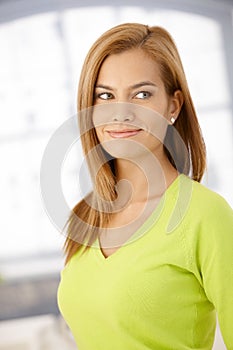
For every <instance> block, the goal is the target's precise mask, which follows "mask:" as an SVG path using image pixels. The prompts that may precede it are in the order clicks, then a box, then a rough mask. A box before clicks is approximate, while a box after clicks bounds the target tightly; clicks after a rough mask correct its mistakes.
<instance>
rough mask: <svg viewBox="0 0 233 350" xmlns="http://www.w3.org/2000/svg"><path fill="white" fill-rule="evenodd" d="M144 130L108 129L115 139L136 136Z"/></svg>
mask: <svg viewBox="0 0 233 350" xmlns="http://www.w3.org/2000/svg"><path fill="white" fill-rule="evenodd" d="M140 131H142V129H137V130H108V131H107V133H108V134H109V135H110V136H111V137H112V138H115V139H120V138H128V137H132V136H136V135H138V134H139V133H140Z"/></svg>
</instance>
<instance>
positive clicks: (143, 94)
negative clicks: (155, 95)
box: [135, 91, 152, 100]
mask: <svg viewBox="0 0 233 350" xmlns="http://www.w3.org/2000/svg"><path fill="white" fill-rule="evenodd" d="M151 95H152V94H151V93H150V92H149V91H140V92H138V93H137V94H136V95H135V98H138V99H142V100H144V99H147V98H149V97H151Z"/></svg>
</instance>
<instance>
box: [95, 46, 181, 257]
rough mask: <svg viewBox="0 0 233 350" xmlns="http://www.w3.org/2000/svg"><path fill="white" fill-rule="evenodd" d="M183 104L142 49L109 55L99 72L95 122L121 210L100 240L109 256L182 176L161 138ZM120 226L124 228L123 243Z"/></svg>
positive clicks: (96, 88) (177, 92) (178, 93)
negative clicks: (114, 174) (113, 175)
mask: <svg viewBox="0 0 233 350" xmlns="http://www.w3.org/2000/svg"><path fill="white" fill-rule="evenodd" d="M182 102H183V98H182V93H181V92H180V91H179V90H177V91H176V92H175V93H174V95H173V96H168V95H167V93H166V91H165V86H164V83H163V81H162V79H161V76H160V71H159V66H158V65H157V63H156V62H155V61H154V60H153V59H152V58H151V57H149V56H148V55H146V54H145V53H144V52H143V51H142V50H141V49H133V50H129V51H126V52H123V53H120V54H114V55H110V56H108V57H107V58H106V59H105V61H104V62H103V64H102V66H101V68H100V71H99V75H98V79H97V83H96V87H95V101H94V103H95V105H96V106H97V108H96V110H97V112H96V113H94V115H93V123H94V126H95V129H96V132H97V136H98V139H99V142H100V143H101V144H102V146H103V147H104V148H105V149H106V150H107V151H108V152H109V153H110V154H111V155H112V156H113V157H114V158H115V166H116V171H117V181H118V201H117V211H116V212H115V213H114V214H113V215H112V219H111V222H110V224H109V226H108V229H107V230H106V232H105V233H103V234H102V235H101V237H100V243H101V250H102V253H103V255H104V256H105V257H108V256H109V255H111V254H113V253H114V252H115V251H116V250H117V249H119V247H120V246H121V245H122V244H123V243H124V241H126V240H127V239H128V238H129V237H130V235H132V233H133V232H135V230H136V229H137V228H138V226H140V225H141V224H142V223H143V221H144V220H145V219H146V218H147V217H148V216H149V215H150V214H151V212H152V211H153V210H154V208H155V206H156V205H157V204H158V202H159V200H160V199H161V196H162V195H163V193H164V191H165V190H166V189H167V188H168V187H169V186H170V184H171V183H172V182H173V181H174V180H175V178H176V177H177V176H178V174H177V171H176V170H175V169H174V167H173V166H172V165H171V163H170V162H169V160H168V159H167V157H166V154H165V153H164V148H163V143H162V140H163V138H164V136H165V133H166V128H167V125H168V124H171V122H170V119H171V116H173V117H174V118H177V117H178V115H179V112H180V109H181V107H182ZM98 111H100V112H101V113H99V112H98ZM105 111H107V112H105ZM119 228H120V229H121V232H123V231H122V229H123V228H124V229H125V235H122V234H121V237H124V238H123V239H122V240H121V241H119V239H116V237H119V235H118V234H117V232H118V233H119Z"/></svg>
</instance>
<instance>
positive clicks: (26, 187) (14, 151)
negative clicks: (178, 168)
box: [0, 0, 233, 350]
mask: <svg viewBox="0 0 233 350" xmlns="http://www.w3.org/2000/svg"><path fill="white" fill-rule="evenodd" d="M84 4H85V5H84ZM232 14H233V5H232V2H231V1H230V0H229V1H227V0H219V1H217V0H204V1H201V0H173V1H172V0H160V1H149V0H148V1H146V0H144V1H143V2H141V1H126V0H125V1H116V0H115V3H114V1H112V2H111V5H109V4H108V2H106V1H101V0H100V1H98V4H96V2H95V1H94V0H93V1H90V0H89V1H87V2H81V1H62V0H61V1H52V0H48V1H46V2H45V3H43V2H41V1H29V0H22V1H20V0H17V1H16V0H12V1H0V53H1V54H0V63H1V64H0V121H1V124H0V159H1V172H0V213H1V215H0V232H1V233H0V278H1V281H0V321H1V322H0V339H3V340H2V341H1V340H0V350H3V349H4V350H14V349H15V350H16V349H17V350H26V349H30V350H31V349H42V350H46V349H50V348H51V349H54V348H56V349H57V350H59V349H60V348H59V346H58V344H56V345H54V344H55V343H54V340H53V335H54V334H55V333H56V331H57V330H58V324H57V322H58V321H59V322H61V323H62V321H61V320H60V317H59V313H58V310H57V307H56V300H55V299H56V298H55V294H56V287H57V283H58V280H59V271H60V269H61V268H62V265H63V257H62V253H61V249H62V244H63V241H64V237H63V236H62V235H61V234H60V233H59V232H58V230H57V229H56V228H55V227H54V226H53V224H52V223H51V221H50V219H49V217H48V216H47V214H46V211H45V209H44V207H43V203H42V199H41V193H40V164H41V159H42V157H43V153H44V150H45V147H46V145H47V143H48V141H49V139H50V137H51V136H52V135H53V132H54V131H55V130H56V129H57V128H58V127H59V126H60V125H61V124H62V123H63V122H64V121H66V120H68V119H69V118H70V117H72V116H73V115H75V113H76V94H77V84H78V78H79V74H80V69H81V66H82V62H83V60H84V57H85V55H86V53H87V51H88V49H89V47H90V45H91V44H92V43H93V42H94V41H95V40H96V39H97V38H98V36H99V35H100V34H102V33H103V32H104V31H105V30H107V29H109V28H110V27H112V26H114V25H116V24H119V23H123V22H141V23H145V24H149V25H161V26H163V27H165V28H166V29H167V30H168V31H169V32H170V33H171V34H172V36H173V38H174V39H175V41H176V44H177V46H178V49H179V52H180V55H181V58H182V61H183V65H184V68H185V72H186V76H187V80H188V83H189V87H190V90H191V94H192V97H193V100H194V104H195V107H196V109H197V112H198V116H199V120H200V124H201V127H202V131H203V134H204V138H205V141H206V145H207V153H208V172H207V174H206V176H205V178H204V181H203V182H204V183H205V185H206V186H208V187H209V188H211V189H213V190H215V191H216V192H218V193H220V194H221V195H222V196H224V197H225V198H226V199H227V201H228V202H229V203H230V204H231V205H232V206H233V182H232V178H233V161H232V160H233V137H232V136H233V105H232V101H233V67H232V62H233V27H232ZM75 157H76V158H77V157H80V159H81V157H82V156H81V149H80V145H76V146H75V147H73V149H72V150H71V152H70V154H69V156H68V157H67V159H66V161H65V162H64V165H63V169H62V186H63V191H64V195H65V198H66V199H67V202H68V204H69V205H70V207H72V206H73V205H74V204H75V203H76V202H77V201H78V200H79V198H80V196H81V195H80V193H79V190H78V189H79V183H78V172H79V168H78V165H77V164H79V162H76V159H75ZM52 281H53V283H51V282H52ZM49 283H50V284H49ZM46 287H47V289H46ZM41 290H42V292H41ZM39 291H40V292H39ZM25 293H26V296H27V298H28V299H29V303H25V305H24V306H23V304H22V300H23V297H24V299H25ZM12 300H14V303H12ZM30 302H31V304H30ZM20 305H21V307H19V306H20ZM39 315H41V316H40V317H39ZM42 315H43V316H42ZM25 317H27V318H25ZM28 317H33V318H30V319H29V318H28ZM35 317H36V318H35ZM13 319H14V321H12V320H13ZM19 320H20V322H19ZM29 320H30V322H29ZM25 322H26V323H25ZM27 322H29V324H30V325H36V326H35V327H34V326H32V327H34V328H33V331H32V332H31V333H32V334H38V332H39V331H40V332H41V327H42V326H43V327H44V329H46V330H48V329H50V330H51V334H52V335H50V336H49V337H48V339H49V340H48V341H47V343H46V344H47V345H46V344H45V343H44V344H43V345H36V346H38V347H35V345H32V344H34V343H35V342H34V340H33V341H31V343H30V341H29V340H28V339H29V338H28V335H27V334H28V332H26V333H25V335H24V336H23V334H24V332H23V329H26V328H27V329H28V327H29V325H28V323H27ZM46 322H47V323H46ZM45 325H46V326H45ZM60 326H61V327H64V325H60V323H59V327H60ZM7 327H8V328H7ZM12 327H15V328H14V329H16V331H15V332H12V329H13V328H12ZM20 327H21V328H20ZM56 327H57V328H56ZM55 329H56V330H55ZM59 329H60V328H59ZM7 330H8V332H9V333H7ZM1 331H2V335H4V337H1ZM33 332H34V333H33ZM54 332H55V333H54ZM13 333H15V338H14V337H12V334H13ZM9 334H11V336H9ZM17 334H18V336H17ZM39 334H40V333H39ZM43 334H44V333H43ZM59 334H63V333H62V332H60V331H59ZM19 335H20V336H19ZM17 337H18V338H17ZM66 337H67V334H66V330H64V339H65V340H64V339H63V340H64V341H65V342H66V341H67V343H65V344H66V345H65V346H64V345H63V346H61V349H67V350H68V349H69V346H70V349H71V348H72V346H71V345H68V344H69V341H70V338H69V337H68V338H69V339H68V340H67V338H66ZM14 339H15V340H14ZM39 339H41V337H40V336H38V341H37V343H38V344H40V340H39ZM54 339H57V336H56V337H54ZM217 341H219V342H220V340H218V339H217ZM50 343H51V345H50ZM28 344H29V345H28ZM30 344H31V345H30ZM20 346H21V347H20ZM27 346H28V347H27ZM216 346H217V345H216ZM220 349H224V346H223V345H222V346H221V345H218V350H220Z"/></svg>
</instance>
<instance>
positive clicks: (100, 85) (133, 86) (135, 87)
mask: <svg viewBox="0 0 233 350" xmlns="http://www.w3.org/2000/svg"><path fill="white" fill-rule="evenodd" d="M146 85H149V86H154V87H157V85H156V84H155V83H153V82H152V81H149V80H148V81H141V82H139V83H137V84H134V85H131V86H130V87H129V88H130V89H138V88H140V87H142V86H146ZM95 88H96V89H106V90H111V91H113V90H114V89H113V88H112V87H111V86H109V85H104V84H98V85H96V86H95Z"/></svg>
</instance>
